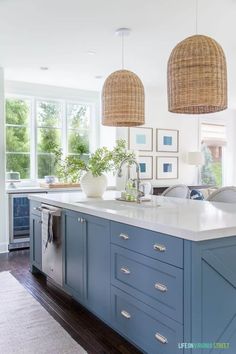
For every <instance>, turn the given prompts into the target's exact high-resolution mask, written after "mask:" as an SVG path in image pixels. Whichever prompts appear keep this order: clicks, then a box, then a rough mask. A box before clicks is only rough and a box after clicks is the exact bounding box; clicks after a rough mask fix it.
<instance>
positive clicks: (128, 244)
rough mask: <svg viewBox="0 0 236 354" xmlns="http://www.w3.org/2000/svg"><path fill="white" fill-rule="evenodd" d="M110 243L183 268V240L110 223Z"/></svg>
mask: <svg viewBox="0 0 236 354" xmlns="http://www.w3.org/2000/svg"><path fill="white" fill-rule="evenodd" d="M111 242H112V243H114V244H116V245H118V246H122V247H125V248H128V249H130V250H131V251H135V252H139V253H141V254H144V255H145V256H148V257H152V258H155V259H158V260H160V261H162V262H166V263H169V264H172V265H175V266H177V267H180V268H183V240H182V239H180V238H177V237H173V236H169V235H165V234H161V233H158V232H154V231H149V230H145V229H141V228H139V227H134V226H130V225H126V224H121V223H118V222H111Z"/></svg>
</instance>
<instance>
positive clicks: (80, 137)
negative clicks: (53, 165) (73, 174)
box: [67, 103, 90, 155]
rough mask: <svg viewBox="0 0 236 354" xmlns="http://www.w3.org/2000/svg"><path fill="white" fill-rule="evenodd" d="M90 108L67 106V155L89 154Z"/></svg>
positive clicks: (75, 105)
mask: <svg viewBox="0 0 236 354" xmlns="http://www.w3.org/2000/svg"><path fill="white" fill-rule="evenodd" d="M89 126H90V107H88V106H82V105H79V104H73V103H69V104H67V131H68V146H67V149H68V153H69V154H71V155H78V154H79V155H80V154H81V153H83V154H88V153H89Z"/></svg>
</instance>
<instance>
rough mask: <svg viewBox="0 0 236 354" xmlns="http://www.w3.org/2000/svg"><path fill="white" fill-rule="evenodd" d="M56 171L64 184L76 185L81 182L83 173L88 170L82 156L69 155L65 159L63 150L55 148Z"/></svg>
mask: <svg viewBox="0 0 236 354" xmlns="http://www.w3.org/2000/svg"><path fill="white" fill-rule="evenodd" d="M54 154H55V170H56V174H57V177H58V179H59V180H60V181H62V182H64V183H76V182H78V181H79V178H80V176H81V173H82V171H83V170H85V169H86V163H85V161H84V160H83V159H82V158H81V155H78V156H74V155H68V156H66V157H65V158H63V154H62V150H61V149H60V148H59V147H58V146H57V147H54Z"/></svg>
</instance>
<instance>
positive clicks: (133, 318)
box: [112, 287, 183, 354]
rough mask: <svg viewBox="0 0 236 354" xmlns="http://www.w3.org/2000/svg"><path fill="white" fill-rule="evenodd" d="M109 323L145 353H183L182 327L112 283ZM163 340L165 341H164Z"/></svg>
mask: <svg viewBox="0 0 236 354" xmlns="http://www.w3.org/2000/svg"><path fill="white" fill-rule="evenodd" d="M112 310H113V325H114V327H115V328H116V329H117V330H118V331H119V332H120V333H121V334H123V335H124V336H125V337H126V338H128V339H129V340H130V341H132V342H133V343H135V344H136V345H137V346H138V347H139V348H141V349H142V351H144V352H146V353H148V354H183V350H182V349H178V343H180V342H183V327H182V325H180V324H178V323H177V322H175V321H172V320H170V319H169V318H167V317H165V316H163V315H162V314H160V313H158V312H157V311H155V310H153V309H152V308H150V307H149V306H147V305H145V304H143V303H142V302H140V301H138V300H136V299H134V298H132V297H131V296H129V295H128V294H126V293H125V292H122V291H121V290H119V289H117V288H115V287H112ZM165 341H166V343H164V342H165Z"/></svg>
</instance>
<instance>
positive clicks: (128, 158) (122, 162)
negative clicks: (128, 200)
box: [117, 157, 144, 204]
mask: <svg viewBox="0 0 236 354" xmlns="http://www.w3.org/2000/svg"><path fill="white" fill-rule="evenodd" d="M125 163H129V165H132V164H135V165H136V173H137V203H138V204H140V203H141V197H143V196H144V193H143V192H142V191H141V190H140V172H139V164H138V162H137V161H136V160H135V159H134V158H132V157H126V158H125V159H124V160H123V161H121V163H120V166H119V168H118V173H117V176H118V177H122V167H123V165H124V164H125Z"/></svg>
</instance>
